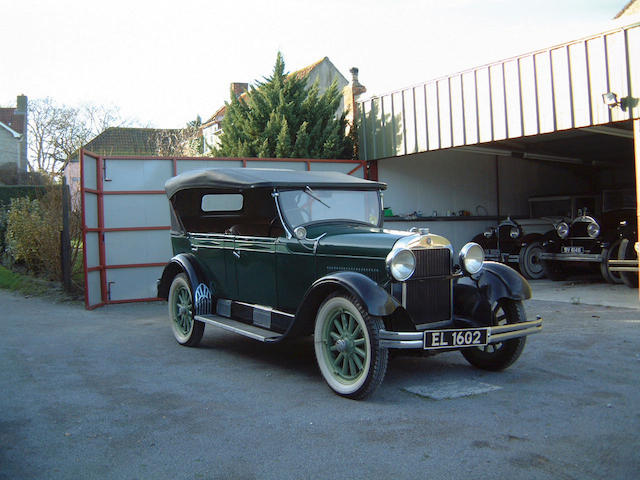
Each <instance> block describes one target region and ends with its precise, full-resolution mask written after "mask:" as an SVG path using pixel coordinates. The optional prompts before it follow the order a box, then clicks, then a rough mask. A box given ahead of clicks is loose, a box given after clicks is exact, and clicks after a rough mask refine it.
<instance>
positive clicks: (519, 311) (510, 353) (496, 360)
mask: <svg viewBox="0 0 640 480" xmlns="http://www.w3.org/2000/svg"><path fill="white" fill-rule="evenodd" d="M492 315H493V320H492V324H493V325H507V324H512V323H521V322H526V321H527V314H526V313H525V311H524V306H523V305H522V302H521V301H517V300H510V299H507V298H503V299H501V300H499V301H498V303H497V304H496V306H495V307H494V309H493V313H492ZM526 343H527V337H518V338H512V339H511V340H506V341H504V342H500V343H491V344H489V345H486V346H484V347H469V348H463V349H461V350H460V352H461V353H462V355H463V356H464V358H465V359H466V360H467V361H468V362H469V363H470V364H471V365H473V366H474V367H477V368H481V369H482V370H491V371H499V370H504V369H505V368H507V367H509V366H510V365H512V364H513V363H514V362H515V361H516V360H517V359H518V357H520V354H521V353H522V350H523V349H524V346H525V344H526Z"/></svg>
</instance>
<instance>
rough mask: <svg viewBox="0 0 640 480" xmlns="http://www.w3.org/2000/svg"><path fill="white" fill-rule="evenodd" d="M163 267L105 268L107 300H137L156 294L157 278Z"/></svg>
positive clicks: (153, 296)
mask: <svg viewBox="0 0 640 480" xmlns="http://www.w3.org/2000/svg"><path fill="white" fill-rule="evenodd" d="M162 270H163V267H141V268H117V269H113V270H107V284H108V285H109V292H110V296H109V300H111V301H117V300H138V299H145V298H155V297H157V296H158V289H157V284H156V282H157V280H158V279H159V278H160V277H161V276H162Z"/></svg>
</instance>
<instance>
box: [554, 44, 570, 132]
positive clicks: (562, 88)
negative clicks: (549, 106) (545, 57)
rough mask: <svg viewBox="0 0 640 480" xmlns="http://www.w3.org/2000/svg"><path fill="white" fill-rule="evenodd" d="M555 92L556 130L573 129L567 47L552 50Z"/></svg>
mask: <svg viewBox="0 0 640 480" xmlns="http://www.w3.org/2000/svg"><path fill="white" fill-rule="evenodd" d="M551 61H552V69H553V92H554V98H555V103H556V107H555V108H556V111H555V113H556V130H565V129H569V128H572V127H573V124H572V119H571V112H572V103H571V102H572V99H573V97H572V96H571V94H570V93H571V84H570V82H569V57H568V51H567V49H566V48H565V47H562V48H556V49H555V50H551Z"/></svg>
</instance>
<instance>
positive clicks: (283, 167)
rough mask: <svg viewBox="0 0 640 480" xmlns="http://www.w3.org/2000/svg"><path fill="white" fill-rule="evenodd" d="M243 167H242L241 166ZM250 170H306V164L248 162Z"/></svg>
mask: <svg viewBox="0 0 640 480" xmlns="http://www.w3.org/2000/svg"><path fill="white" fill-rule="evenodd" d="M240 166H242V165H240ZM247 167H249V168H277V169H281V170H306V169H307V163H306V162H266V161H260V160H256V161H253V160H252V161H249V162H247Z"/></svg>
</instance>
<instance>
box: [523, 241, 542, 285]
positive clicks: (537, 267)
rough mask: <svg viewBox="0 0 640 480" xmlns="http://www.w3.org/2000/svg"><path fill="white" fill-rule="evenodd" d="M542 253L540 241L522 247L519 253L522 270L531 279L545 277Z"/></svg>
mask: <svg viewBox="0 0 640 480" xmlns="http://www.w3.org/2000/svg"><path fill="white" fill-rule="evenodd" d="M541 253H542V244H541V243H540V242H531V243H529V244H528V245H526V246H524V247H522V248H521V249H520V254H519V255H518V264H519V266H520V272H521V273H522V275H523V276H524V277H525V278H528V279H529V280H538V279H540V278H544V268H543V267H542V261H541V260H540V254H541Z"/></svg>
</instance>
